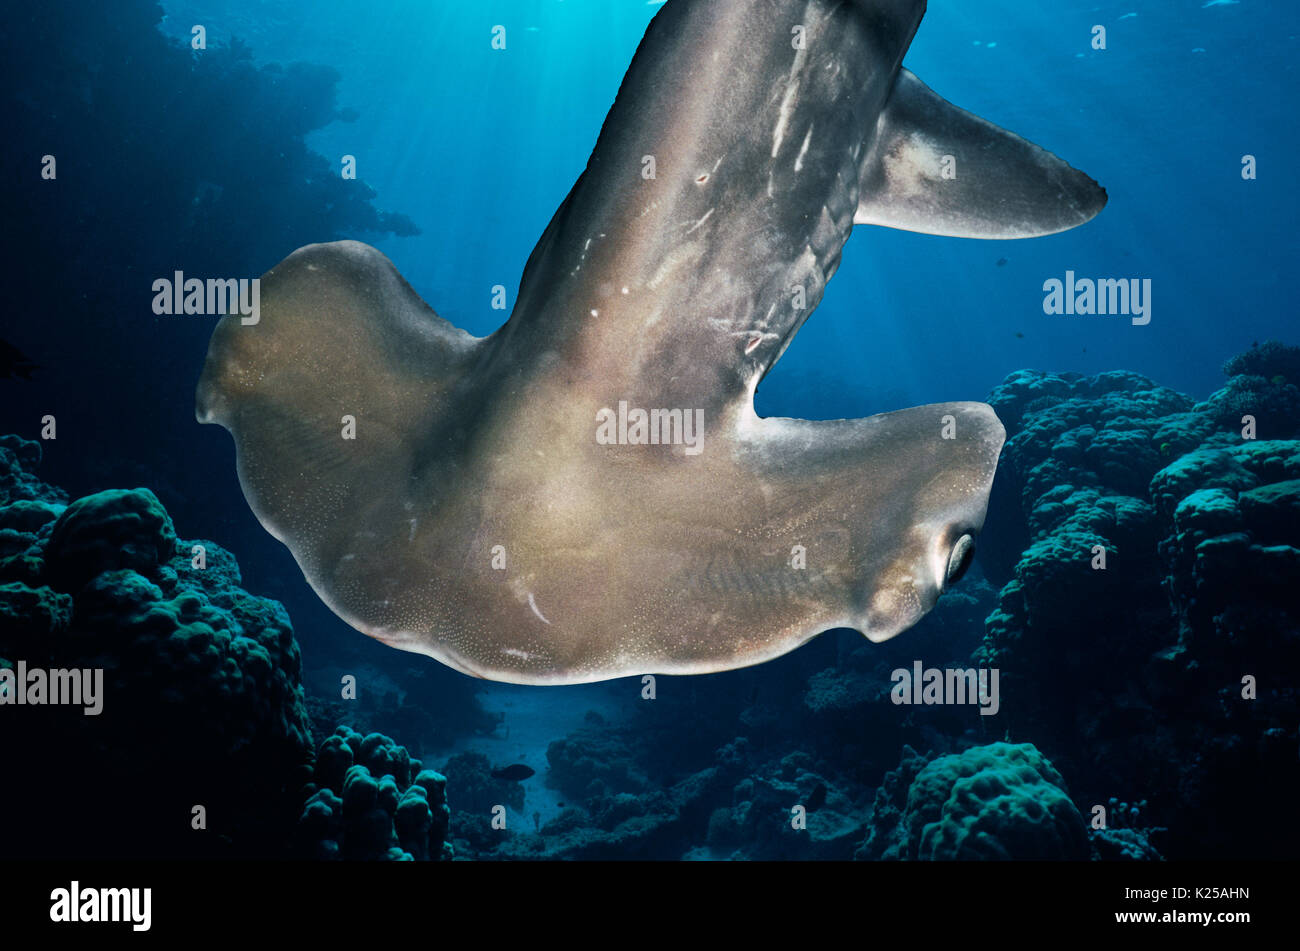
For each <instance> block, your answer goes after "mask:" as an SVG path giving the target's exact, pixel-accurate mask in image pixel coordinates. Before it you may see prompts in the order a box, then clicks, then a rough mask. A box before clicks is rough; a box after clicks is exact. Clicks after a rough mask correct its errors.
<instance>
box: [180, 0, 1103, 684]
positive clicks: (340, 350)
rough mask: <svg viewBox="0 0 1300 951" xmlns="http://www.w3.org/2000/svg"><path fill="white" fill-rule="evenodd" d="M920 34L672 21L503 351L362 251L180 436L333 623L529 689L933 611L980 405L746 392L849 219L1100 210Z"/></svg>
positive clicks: (241, 328)
mask: <svg viewBox="0 0 1300 951" xmlns="http://www.w3.org/2000/svg"><path fill="white" fill-rule="evenodd" d="M924 12H925V3H924V2H921V0H861V2H851V3H845V2H830V0H801V2H790V0H711V2H708V3H703V2H692V0H669V2H668V3H666V4H665V5H664V6H663V7H662V8H661V10H660V11H659V13H658V14H657V15H656V16H655V18H654V20H653V21H652V23H651V24H650V26H649V28H648V29H647V31H646V34H645V37H644V38H643V40H642V42H641V45H640V47H639V48H638V50H637V53H636V56H635V57H634V59H633V62H632V64H631V66H630V68H629V69H628V72H627V75H626V77H625V78H624V80H623V84H622V87H621V88H620V90H619V93H618V96H617V99H616V101H615V102H614V105H613V107H612V108H611V110H610V112H609V115H608V117H607V118H606V120H605V124H604V127H603V128H602V130H601V133H600V136H599V139H598V141H597V143H596V147H595V150H594V151H593V153H592V155H591V158H590V160H589V162H588V164H587V167H586V170H585V171H584V172H583V174H582V175H581V177H580V178H579V179H578V181H577V183H576V184H575V185H574V186H573V189H572V191H571V192H570V193H569V195H568V197H567V198H566V199H565V200H564V202H563V204H562V205H561V206H560V208H559V210H558V211H557V212H556V213H555V216H554V217H553V218H552V220H551V222H550V224H549V225H548V226H547V228H546V230H545V232H544V233H543V234H542V237H541V239H540V241H539V242H538V244H537V246H536V248H535V249H534V250H533V252H532V254H531V256H530V257H529V259H528V262H527V264H526V266H525V268H524V272H523V276H522V279H521V282H520V286H519V290H518V294H517V298H516V301H515V305H514V308H513V311H512V313H511V315H510V318H509V320H508V321H507V322H506V323H505V324H504V325H503V326H502V327H501V328H500V329H499V330H497V331H496V332H495V333H493V334H491V335H490V336H488V337H485V338H475V337H472V336H471V335H469V334H467V333H465V332H464V331H461V330H458V329H457V328H455V327H453V326H452V325H451V324H450V323H448V322H447V321H445V320H443V319H442V318H440V317H439V316H438V315H437V314H435V313H434V311H433V310H432V309H431V308H430V307H429V306H428V305H427V304H425V303H424V301H422V300H421V299H420V298H419V296H418V295H417V294H416V293H415V292H414V291H413V290H412V289H411V287H410V286H409V285H408V284H407V283H406V281H404V280H403V279H402V277H401V275H400V274H398V272H397V270H396V268H394V266H393V265H392V263H391V262H389V260H388V259H387V258H386V257H384V256H383V255H382V254H381V253H380V252H378V251H376V250H375V249H374V248H371V247H368V246H366V245H364V244H360V243H357V242H350V241H343V242H335V243H331V244H317V245H310V246H308V247H304V248H301V249H299V250H298V251H295V252H294V253H293V254H291V255H290V256H289V257H288V258H286V259H285V260H284V261H282V262H280V263H279V264H278V265H276V266H275V267H274V268H272V269H271V270H270V271H269V272H267V274H266V275H265V276H264V277H263V278H262V287H261V291H262V293H261V299H262V307H261V319H260V321H259V322H257V323H256V324H255V325H243V324H241V322H240V320H239V317H238V316H237V315H233V316H228V317H226V318H224V319H223V320H222V321H221V322H220V323H219V324H218V325H217V327H216V329H215V331H214V333H213V336H212V341H211V344H210V348H209V352H208V357H207V362H206V364H205V366H204V369H203V373H202V377H201V379H200V382H199V386H198V393H197V417H198V419H199V421H200V422H205V423H219V424H220V425H222V426H224V427H225V428H226V429H228V430H229V431H230V432H231V434H232V435H233V437H234V440H235V447H236V458H237V469H238V474H239V480H240V484H241V486H242V488H243V491H244V494H245V497H246V498H247V500H248V502H249V505H250V506H251V507H252V509H253V511H254V513H255V514H256V515H257V517H258V519H259V520H260V521H261V523H262V524H263V526H265V528H266V529H267V530H268V531H269V532H270V533H271V534H272V535H274V536H275V537H276V538H278V539H280V540H281V541H282V542H284V543H285V544H286V545H287V546H288V547H289V549H290V550H291V551H292V553H293V555H294V557H295V558H296V559H297V561H298V564H299V565H300V566H301V568H302V571H303V574H304V576H305V578H306V579H307V581H308V582H309V583H310V584H311V586H312V588H313V589H314V590H315V591H316V593H317V594H318V595H319V596H320V597H321V598H322V600H323V601H324V602H325V603H326V604H327V605H328V606H329V607H330V608H331V609H332V610H333V611H334V612H335V613H336V614H338V615H339V616H340V617H341V618H343V619H344V620H345V621H347V623H349V624H351V625H352V626H353V627H355V628H357V629H358V630H360V631H362V632H363V633H365V634H367V635H369V636H371V637H374V638H377V639H379V640H381V641H383V642H385V643H387V644H389V645H391V646H393V647H396V648H400V649H403V650H408V651H414V652H418V653H422V654H426V655H428V656H430V657H433V658H436V659H437V660H439V661H441V662H442V663H444V664H447V665H449V666H451V667H454V668H456V669H458V670H461V671H463V672H465V673H467V674H471V675H474V676H478V677H485V678H490V679H493V680H499V681H507V682H512V683H521V684H569V683H584V682H590V681H596V680H604V679H609V678H614V677H622V676H628V675H634V674H644V673H664V674H698V673H709V672H714V671H721V670H728V669H732V668H736V667H743V666H747V665H750V664H757V663H762V662H764V661H766V660H770V659H772V658H774V657H777V656H780V655H782V654H784V653H786V652H788V651H790V650H793V649H794V648H796V647H798V646H799V645H801V644H803V643H805V642H806V641H808V640H809V639H811V638H812V637H814V636H816V635H817V634H818V633H820V632H822V631H825V630H827V629H830V628H834V627H851V628H855V629H857V630H859V631H861V632H862V633H864V634H865V635H866V636H867V637H868V638H870V639H871V640H873V641H883V640H886V639H888V638H890V637H893V636H895V635H896V634H898V633H900V632H901V631H903V630H905V629H906V628H908V627H909V626H911V625H912V624H914V623H915V622H916V621H917V620H918V619H919V618H920V617H921V616H922V615H923V614H925V612H926V611H928V610H929V609H930V608H931V607H932V606H933V605H934V603H935V601H936V600H937V599H938V597H939V595H940V594H941V593H942V591H943V590H944V589H945V588H946V587H948V586H949V585H951V584H952V583H954V582H955V581H956V580H957V579H958V578H959V577H960V575H961V573H962V572H963V571H964V570H965V567H966V565H967V564H968V563H969V561H970V558H971V554H972V551H973V540H974V537H975V536H976V535H977V533H978V532H979V530H980V528H981V526H982V525H983V521H984V515H985V510H986V507H987V503H988V494H989V489H990V485H991V483H992V479H993V474H994V471H995V469H996V466H997V460H998V455H999V452H1000V450H1001V447H1002V443H1003V440H1004V436H1005V434H1004V431H1003V428H1002V425H1001V423H1000V422H999V421H998V419H997V417H996V416H995V415H994V413H993V411H992V409H991V408H990V407H989V406H987V405H985V404H983V403H977V402H957V403H941V404H935V405H930V406H921V407H916V408H912V409H904V410H900V411H898V412H890V413H885V414H882V415H878V416H873V417H870V418H867V419H854V420H833V421H824V422H813V421H807V420H797V419H778V418H759V417H758V416H757V415H756V414H755V412H754V406H753V394H754V391H755V388H756V387H757V386H758V384H759V382H760V381H761V380H762V378H763V376H764V375H765V374H766V373H767V372H768V370H770V369H771V367H772V365H773V364H774V363H775V362H776V360H777V359H778V358H779V357H780V355H781V353H782V352H783V351H784V350H785V348H786V347H787V346H788V345H789V344H790V342H791V340H792V339H793V338H794V335H795V333H796V332H797V331H798V329H799V327H800V326H801V325H802V323H803V321H804V320H805V319H807V317H808V315H809V314H810V313H811V311H812V310H813V308H815V307H816V306H817V303H818V302H819V301H820V300H821V297H822V293H823V291H824V289H825V286H826V283H827V281H829V280H830V278H831V276H832V275H833V274H834V273H835V270H836V268H837V267H838V264H839V259H840V253H841V249H842V248H843V246H844V244H845V242H846V241H847V239H848V237H849V235H850V233H851V231H852V229H853V227H854V225H855V223H860V224H875V225H881V226H888V227H897V228H904V229H908V230H914V231H924V232H929V233H933V234H940V235H955V236H962V237H977V238H1025V237H1034V236H1037V235H1043V234H1052V233H1055V232H1059V231H1063V230H1066V229H1068V228H1072V227H1075V226H1077V225H1079V224H1082V223H1084V222H1086V221H1088V220H1089V219H1091V218H1092V217H1093V216H1094V215H1096V214H1097V212H1098V211H1100V210H1101V208H1102V207H1103V206H1104V204H1105V202H1106V195H1105V192H1104V191H1103V190H1102V189H1101V188H1100V186H1098V185H1097V183H1096V182H1094V181H1093V180H1092V179H1091V178H1089V177H1088V176H1086V175H1084V174H1083V173H1081V172H1078V171H1076V170H1075V169H1073V168H1071V167H1070V166H1069V165H1067V164H1066V163H1065V162H1063V161H1062V160H1061V159H1058V158H1057V157H1056V156H1054V155H1052V154H1051V153H1049V152H1046V151H1044V150H1043V149H1040V148H1038V147H1037V146H1034V145H1032V144H1030V143H1029V142H1026V141H1025V140H1024V139H1021V138H1020V137H1018V136H1016V135H1014V134H1012V133H1010V132H1006V131H1004V130H1002V129H999V128H997V127H996V126H993V125H991V124H990V123H988V122H986V121H984V120H983V119H980V118H978V117H976V116H973V115H971V114H969V113H966V112H963V111H962V110H960V109H957V108H956V107H955V106H952V105H951V104H949V103H948V102H946V101H945V100H943V99H941V98H940V97H938V96H937V95H935V94H934V93H933V92H932V91H930V90H929V89H928V88H927V87H926V86H925V85H924V84H923V83H921V81H920V80H918V79H917V78H916V77H915V76H913V75H912V74H911V73H909V72H907V71H906V70H904V69H903V68H902V59H903V55H904V53H905V52H906V50H907V48H908V46H909V45H910V44H911V41H912V38H913V36H914V34H915V33H916V30H917V27H918V26H919V24H920V21H921V17H922V15H923V14H924ZM949 157H950V158H951V159H954V160H955V162H956V167H957V169H958V174H957V176H956V177H955V178H953V177H951V176H945V174H944V171H943V168H944V162H945V161H948V158H949ZM647 158H652V159H653V162H647ZM651 167H653V175H650V174H648V169H650V168H651ZM642 414H644V415H642ZM345 417H346V419H345ZM348 420H351V423H350V424H349V423H348ZM349 428H350V429H351V435H352V437H353V438H345V436H346V435H347V433H348V430H349Z"/></svg>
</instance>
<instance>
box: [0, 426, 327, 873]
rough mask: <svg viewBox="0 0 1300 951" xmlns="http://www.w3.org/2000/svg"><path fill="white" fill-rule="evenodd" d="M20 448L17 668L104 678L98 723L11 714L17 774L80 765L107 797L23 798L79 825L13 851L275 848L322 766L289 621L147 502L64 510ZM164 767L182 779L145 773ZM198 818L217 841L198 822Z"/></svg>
mask: <svg viewBox="0 0 1300 951" xmlns="http://www.w3.org/2000/svg"><path fill="white" fill-rule="evenodd" d="M3 447H4V448H3V453H4V455H3V458H0V462H2V463H3V464H4V467H5V475H4V476H3V483H4V485H5V486H6V487H7V489H8V501H7V504H5V505H3V506H0V532H3V536H2V538H0V543H2V544H3V551H4V552H5V557H3V559H2V560H0V617H3V618H4V619H5V621H6V623H5V624H4V625H3V627H0V657H3V658H4V659H5V660H6V661H8V664H7V666H13V665H15V664H16V663H18V662H20V661H21V662H23V663H25V664H26V665H27V667H28V668H40V669H44V670H61V669H68V670H83V669H89V670H96V669H98V670H102V677H103V681H102V695H101V698H100V700H101V702H102V710H101V711H100V712H99V713H98V714H97V715H94V716H86V715H85V714H84V713H83V710H82V709H81V708H80V707H68V706H21V707H11V708H9V709H7V710H6V711H5V715H6V716H7V717H10V718H12V719H13V721H14V723H13V725H12V726H11V728H10V729H9V731H8V732H9V734H10V735H11V736H12V737H13V746H12V747H11V749H10V750H9V751H8V752H9V755H10V757H11V761H13V762H19V763H24V764H25V767H26V769H25V771H26V772H27V773H28V774H29V775H59V774H60V773H61V772H62V771H63V765H62V764H66V763H68V762H76V763H77V764H78V768H79V769H80V770H84V771H85V772H87V773H88V774H90V775H94V776H96V789H97V791H98V792H97V795H96V796H94V797H87V796H85V795H84V793H83V790H81V789H80V788H79V787H78V788H73V787H71V786H56V787H54V788H53V789H51V788H46V787H39V788H37V787H33V788H30V789H28V790H26V791H22V790H13V789H11V790H9V791H8V793H9V795H13V796H15V797H17V799H18V800H19V801H20V802H22V801H25V800H26V797H28V796H31V797H35V799H34V800H33V801H27V803H26V804H27V808H29V809H30V808H33V807H34V805H35V802H39V803H40V805H41V809H42V810H43V811H46V812H52V814H55V815H59V816H60V817H61V821H60V823H58V824H57V826H56V827H53V828H50V827H44V828H39V829H35V828H33V829H27V830H23V829H20V830H18V831H17V835H16V837H15V838H13V839H11V840H8V841H6V846H8V847H12V848H15V849H17V850H18V851H19V852H27V853H32V854H41V855H51V854H78V853H98V852H100V850H101V849H102V850H103V852H104V853H105V854H187V855H191V854H195V853H199V854H226V853H232V852H233V853H240V852H242V851H244V850H249V849H251V850H254V851H259V850H261V849H269V850H271V851H274V849H275V847H276V843H277V842H278V841H280V840H281V837H282V831H283V826H282V825H281V823H282V821H283V819H284V818H285V815H286V810H292V809H293V806H294V803H293V798H294V796H295V794H296V790H297V788H298V787H299V786H300V785H301V783H302V781H303V778H304V774H305V770H306V768H307V766H308V765H309V763H310V757H311V735H310V731H309V727H308V724H307V717H306V711H305V708H304V705H303V694H302V687H301V685H300V681H299V677H300V658H299V653H298V646H297V643H296V642H295V640H294V637H293V629H292V627H291V626H290V623H289V619H288V616H287V615H286V614H285V612H284V609H283V608H282V607H281V606H280V605H279V604H278V603H276V602H274V601H269V600H266V599H264V598H258V597H256V596H254V595H251V594H249V593H248V592H246V591H244V590H243V589H242V588H240V587H239V582H240V578H239V570H238V567H237V565H236V564H235V561H234V559H233V558H232V557H231V556H230V555H229V554H228V553H227V552H225V551H224V550H222V549H221V548H220V547H219V546H217V545H216V544H214V543H212V542H209V541H181V540H178V539H177V537H176V533H175V530H174V528H173V527H172V523H171V518H170V517H169V516H168V514H167V512H166V511H165V510H164V509H163V507H162V506H161V504H160V503H159V502H158V500H157V498H155V497H154V495H153V493H152V492H149V491H148V490H147V489H136V490H132V491H121V490H113V491H107V492H100V493H96V494H94V495H91V496H88V497H86V498H82V499H78V500H76V501H75V502H73V503H71V504H70V505H64V503H63V498H64V497H63V495H62V494H61V493H59V492H57V491H55V490H53V489H48V488H45V487H43V486H41V485H40V484H39V482H38V481H37V480H36V479H35V478H34V476H33V475H32V473H31V472H30V471H29V470H28V467H29V466H31V465H34V464H35V462H37V461H38V460H39V446H37V445H36V444H34V443H22V442H20V441H15V440H14V439H13V438H11V437H7V438H6V439H5V440H4V441H3ZM16 467H17V468H19V469H21V470H22V471H15V468H16ZM15 486H19V487H21V488H20V489H17V490H16V489H15V488H13V487H15ZM16 496H25V498H21V497H16ZM200 547H201V549H202V550H203V551H202V555H201V557H200V555H199V554H198V553H197V552H198V549H199V548H200ZM159 750H166V755H165V758H163V759H162V760H161V761H160V760H159V756H158V751H159ZM147 762H154V763H158V762H161V763H164V764H165V768H164V769H154V770H151V771H149V772H143V773H142V772H141V764H142V763H147ZM43 766H44V767H45V768H47V769H48V770H49V772H43V770H42V767H43ZM196 806H202V807H203V812H204V820H205V822H204V823H201V824H205V825H206V827H205V828H201V829H195V828H192V827H191V818H192V813H193V811H194V807H196Z"/></svg>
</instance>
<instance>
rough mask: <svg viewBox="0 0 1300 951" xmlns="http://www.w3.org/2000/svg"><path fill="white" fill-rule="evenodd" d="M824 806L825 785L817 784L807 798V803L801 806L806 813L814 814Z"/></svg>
mask: <svg viewBox="0 0 1300 951" xmlns="http://www.w3.org/2000/svg"><path fill="white" fill-rule="evenodd" d="M824 805H826V784H825V783H818V784H817V786H816V788H815V789H813V791H812V795H811V796H809V797H808V801H807V802H806V803H804V804H803V807H804V810H805V811H806V812H816V811H817V810H818V809H820V808H821V807H822V806H824Z"/></svg>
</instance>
